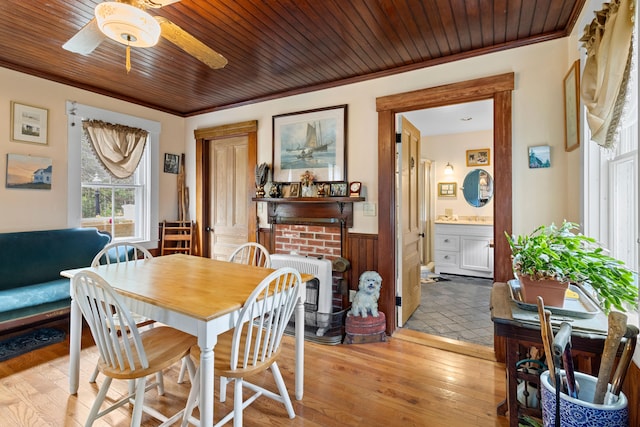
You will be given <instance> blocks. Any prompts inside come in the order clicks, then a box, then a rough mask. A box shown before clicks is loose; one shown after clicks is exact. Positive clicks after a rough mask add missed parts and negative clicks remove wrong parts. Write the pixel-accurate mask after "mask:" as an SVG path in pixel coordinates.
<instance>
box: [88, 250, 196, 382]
mask: <svg viewBox="0 0 640 427" xmlns="http://www.w3.org/2000/svg"><path fill="white" fill-rule="evenodd" d="M150 258H153V255H151V252H149V251H148V250H147V248H145V247H143V246H140V245H139V244H137V243H131V242H113V243H109V244H108V245H106V246H105V247H104V248H102V250H101V251H100V252H98V253H97V254H96V256H95V257H93V261H91V267H97V266H99V265H104V264H119V263H121V262H127V261H133V260H136V259H150ZM133 318H134V320H135V321H136V325H137V326H138V328H140V327H142V326H147V325H150V326H153V321H152V320H149V319H147V318H145V317H142V316H139V315H137V314H133ZM185 369H186V367H185ZM99 373H100V371H99V370H98V366H97V365H96V368H95V369H94V370H93V374H91V377H90V378H89V382H90V383H95V382H96V379H97V378H98V374H99ZM157 381H158V392H159V393H160V394H162V393H164V382H163V379H162V374H161V373H158V378H157Z"/></svg>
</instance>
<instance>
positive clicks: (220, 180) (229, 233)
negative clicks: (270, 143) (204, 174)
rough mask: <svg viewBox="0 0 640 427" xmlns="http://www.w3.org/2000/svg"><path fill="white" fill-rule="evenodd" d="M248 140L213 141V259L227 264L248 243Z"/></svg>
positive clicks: (211, 206) (235, 137)
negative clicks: (241, 246) (241, 245)
mask: <svg viewBox="0 0 640 427" xmlns="http://www.w3.org/2000/svg"><path fill="white" fill-rule="evenodd" d="M247 148H248V138H247V136H246V135H242V136H233V137H228V138H223V139H216V140H213V141H212V147H211V150H210V155H211V159H210V164H211V166H212V168H211V175H210V179H211V183H210V188H211V204H210V209H211V211H210V213H209V218H210V219H211V224H212V227H211V228H212V229H213V235H212V236H211V239H210V244H211V247H210V248H209V254H210V258H213V259H220V260H227V259H228V258H229V256H230V255H231V253H232V252H233V250H234V249H235V248H236V247H238V245H240V244H242V243H245V242H247V241H248V240H249V229H248V226H247V225H248V222H247V221H248V217H247V214H248V205H247V199H249V198H250V195H249V194H248V193H247V176H248V173H247V167H248V151H247Z"/></svg>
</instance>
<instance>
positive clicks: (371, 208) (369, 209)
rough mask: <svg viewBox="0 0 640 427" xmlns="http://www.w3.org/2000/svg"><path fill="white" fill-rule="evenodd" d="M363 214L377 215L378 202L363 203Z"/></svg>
mask: <svg viewBox="0 0 640 427" xmlns="http://www.w3.org/2000/svg"><path fill="white" fill-rule="evenodd" d="M362 214H363V215H364V216H376V204H375V203H371V202H366V203H363V204H362Z"/></svg>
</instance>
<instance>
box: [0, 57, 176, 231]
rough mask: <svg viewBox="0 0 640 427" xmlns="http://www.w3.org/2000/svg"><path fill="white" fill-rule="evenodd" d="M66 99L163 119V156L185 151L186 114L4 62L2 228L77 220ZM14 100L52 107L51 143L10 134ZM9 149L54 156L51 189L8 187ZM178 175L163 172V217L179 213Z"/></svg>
mask: <svg viewBox="0 0 640 427" xmlns="http://www.w3.org/2000/svg"><path fill="white" fill-rule="evenodd" d="M123 78H126V77H123ZM67 100H71V101H77V102H78V103H79V104H86V105H90V106H93V107H98V108H103V109H106V110H111V111H116V112H120V113H124V114H130V115H134V116H137V117H141V118H145V119H149V120H154V121H157V122H160V123H161V126H162V132H161V135H160V156H161V158H164V153H165V152H170V153H174V154H179V153H182V152H184V151H183V148H184V119H183V118H182V117H177V116H173V115H170V114H166V113H162V112H158V111H155V110H152V109H149V108H145V107H141V106H138V105H135V104H131V103H128V102H124V101H119V100H116V99H113V98H109V97H106V96H102V95H96V94H94V93H91V92H87V91H84V90H80V89H76V88H72V87H70V86H66V85H63V84H59V83H53V82H50V81H48V80H44V79H41V78H38V77H33V76H30V75H27V74H23V73H19V72H16V71H12V70H8V69H4V68H0V130H1V133H0V232H7V231H24V230H41V229H54V228H65V227H67V226H75V225H77V224H67V112H66V111H65V102H66V101H67ZM11 101H17V102H20V103H23V104H27V105H33V106H37V107H42V108H46V109H48V110H49V137H48V140H49V143H48V145H39V144H25V143H21V142H14V141H11V140H10V137H9V136H10V128H11V127H10V117H11V113H10V103H11ZM8 153H11V154H23V155H32V156H39V157H49V158H51V159H52V162H53V178H52V186H51V190H17V189H7V188H6V186H5V180H6V168H7V165H6V163H7V154H8ZM176 177H177V175H174V174H165V173H162V172H161V173H160V188H161V192H160V201H159V204H160V207H159V218H160V219H161V220H162V219H165V218H166V219H174V218H176V217H177V215H178V208H177V178H176Z"/></svg>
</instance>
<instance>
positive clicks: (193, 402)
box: [182, 267, 302, 427]
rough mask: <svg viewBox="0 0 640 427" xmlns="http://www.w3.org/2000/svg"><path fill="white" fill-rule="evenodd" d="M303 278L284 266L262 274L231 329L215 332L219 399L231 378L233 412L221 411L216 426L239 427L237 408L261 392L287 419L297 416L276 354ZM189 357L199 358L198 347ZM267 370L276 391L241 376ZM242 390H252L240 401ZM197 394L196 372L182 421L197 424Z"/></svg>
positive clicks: (252, 400)
mask: <svg viewBox="0 0 640 427" xmlns="http://www.w3.org/2000/svg"><path fill="white" fill-rule="evenodd" d="M301 284H302V279H301V278H300V273H299V272H298V271H297V270H294V269H293V268H290V267H283V268H281V269H278V270H276V271H274V272H273V273H271V274H270V275H269V276H267V277H266V278H264V279H263V280H262V281H261V282H260V284H259V285H258V286H257V287H256V289H255V290H254V291H253V292H252V293H251V295H250V296H249V298H248V299H247V301H246V302H245V304H244V306H243V308H242V310H241V312H240V315H239V318H238V320H237V322H236V325H235V328H234V329H231V330H230V331H228V332H226V333H224V334H222V335H220V336H219V337H218V343H217V344H216V346H215V349H214V354H215V361H214V373H215V374H216V375H219V376H220V377H221V381H220V401H221V402H224V401H225V400H226V385H227V381H235V384H234V392H233V393H234V396H233V411H231V412H230V413H229V414H227V415H225V416H224V417H223V418H222V419H221V420H220V421H219V422H218V423H216V426H220V425H223V424H225V423H227V422H228V421H229V420H231V419H233V420H234V423H233V425H234V426H235V427H238V426H242V411H243V410H244V408H246V407H247V406H249V405H250V404H251V403H253V402H254V401H255V400H256V399H257V398H258V397H260V396H266V397H269V398H271V399H274V400H276V401H278V402H280V403H282V404H284V406H285V408H286V410H287V414H288V415H289V418H294V417H295V416H296V414H295V412H294V411H293V405H292V404H291V398H290V397H289V393H288V391H287V386H286V385H285V383H284V380H283V378H282V374H281V373H280V369H279V368H278V363H277V358H278V355H279V354H280V350H281V344H282V335H283V334H284V331H285V329H286V327H287V324H288V323H289V319H290V318H291V315H292V314H293V311H294V309H295V306H296V302H297V300H298V293H299V291H300V286H301ZM191 357H193V358H195V359H196V360H199V359H200V348H199V347H198V346H197V345H196V346H194V347H192V349H191ZM267 369H270V370H271V373H272V374H273V377H274V380H275V382H276V385H277V387H278V393H274V392H273V391H271V390H267V389H265V388H263V387H261V386H258V385H256V384H253V383H250V382H249V381H247V380H246V378H247V377H250V376H252V375H255V374H259V373H261V372H263V371H265V370H267ZM243 388H247V389H250V390H252V391H253V392H255V393H254V394H253V395H252V396H251V397H249V398H248V399H247V400H243V396H242V391H243ZM199 395H200V376H199V371H198V370H197V371H196V374H195V375H194V376H193V384H192V387H191V391H190V393H189V400H188V401H187V407H186V410H185V413H184V418H183V420H182V426H183V427H185V426H186V425H187V424H188V423H192V424H196V425H199V420H197V419H196V418H195V417H193V415H192V412H193V410H194V409H195V407H196V406H197V405H198V397H199Z"/></svg>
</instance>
